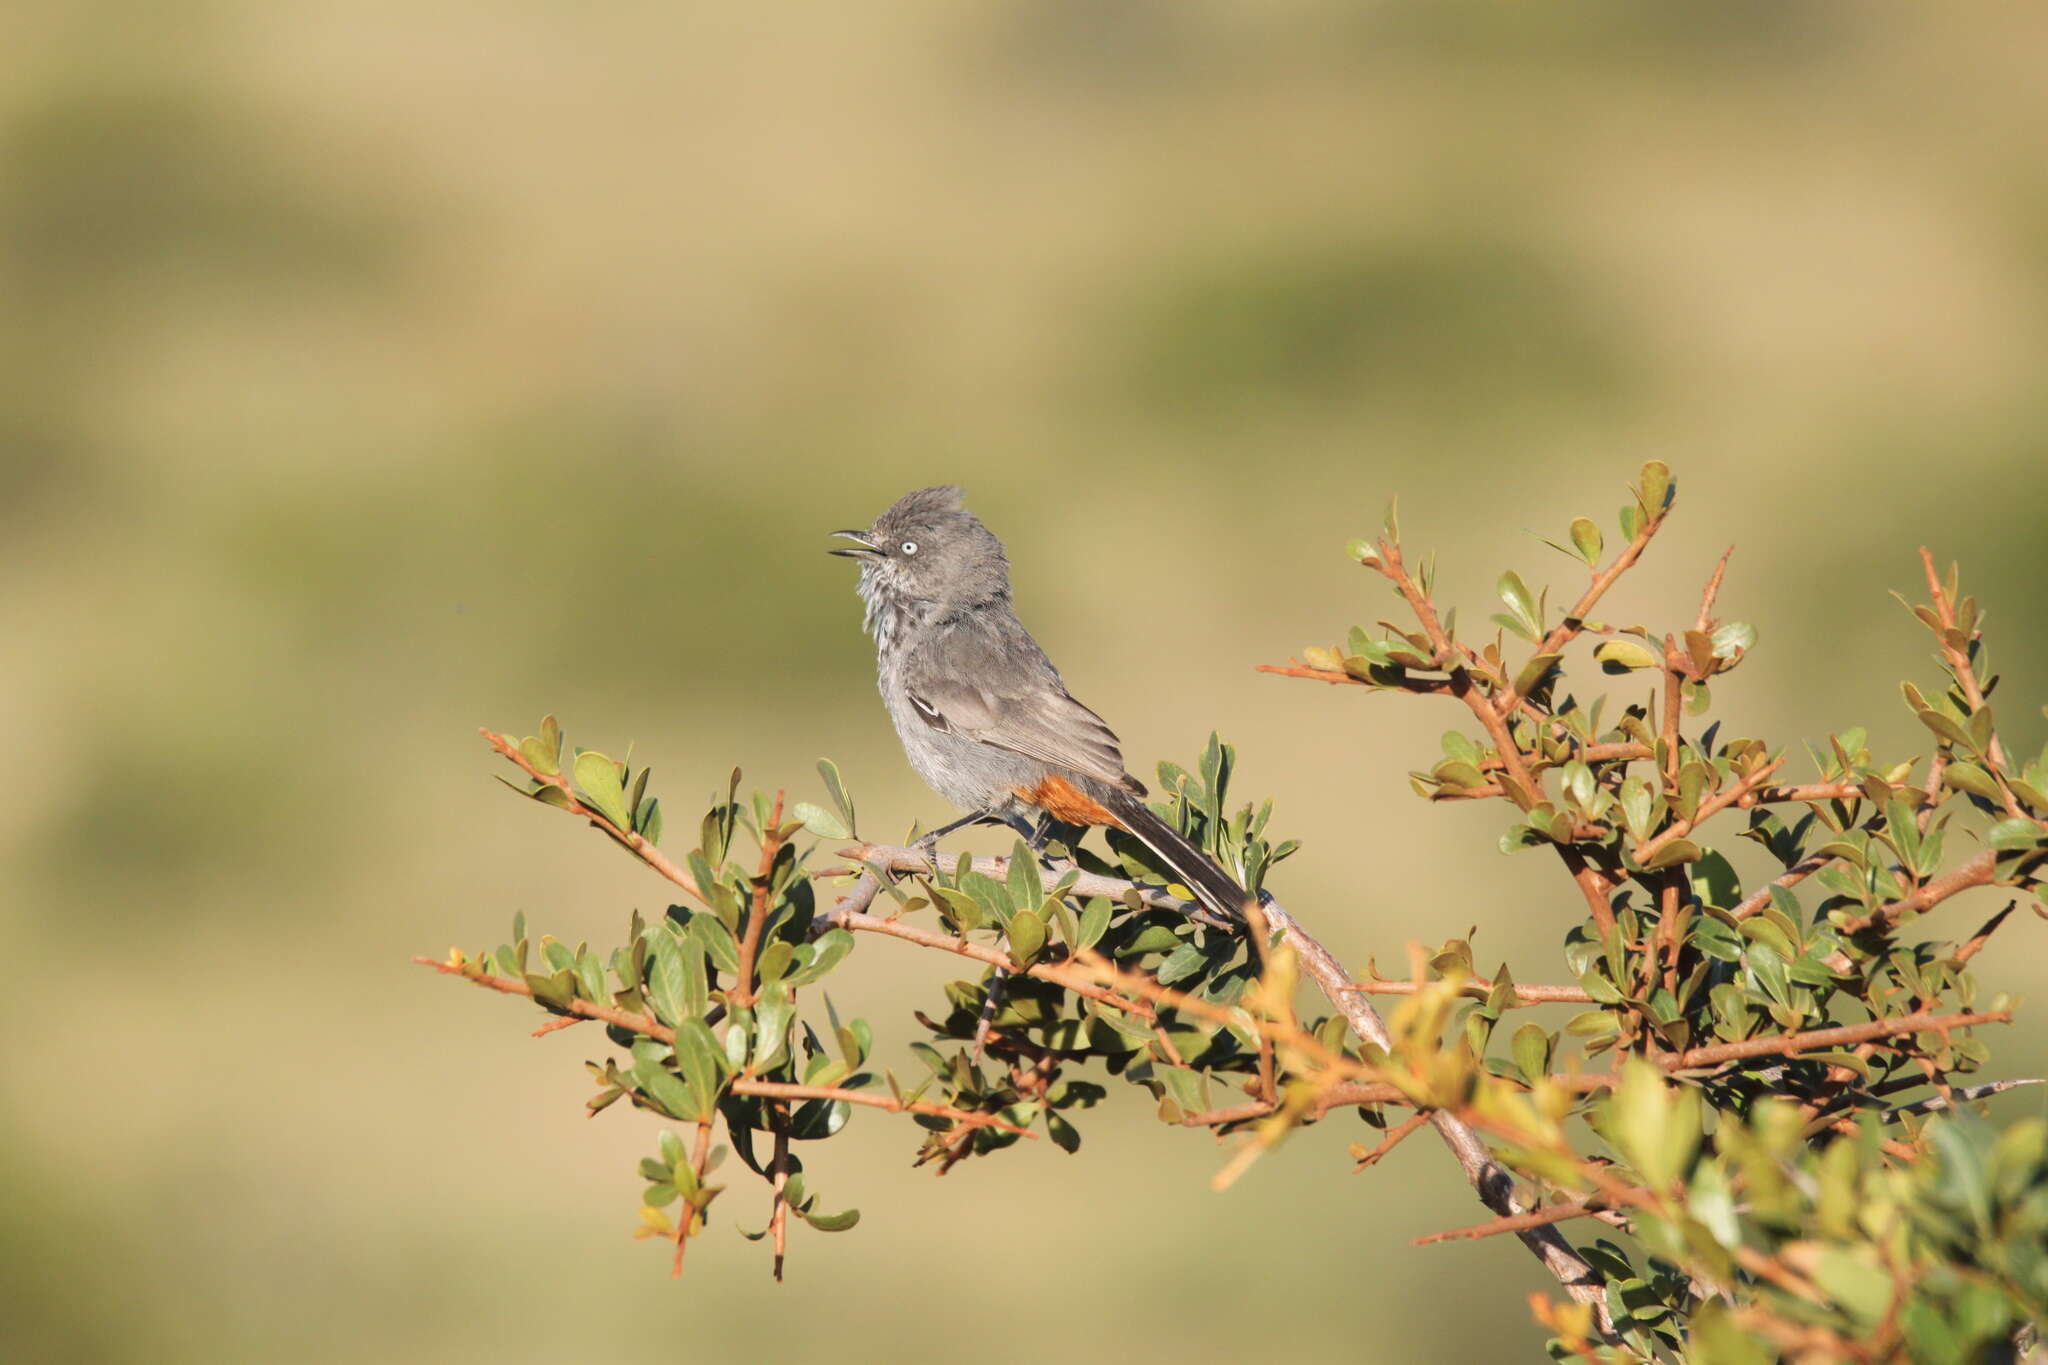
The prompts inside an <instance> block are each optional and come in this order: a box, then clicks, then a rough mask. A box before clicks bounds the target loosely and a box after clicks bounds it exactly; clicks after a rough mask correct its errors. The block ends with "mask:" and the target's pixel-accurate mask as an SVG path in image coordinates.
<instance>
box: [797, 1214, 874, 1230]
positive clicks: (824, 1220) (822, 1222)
mask: <svg viewBox="0 0 2048 1365" xmlns="http://www.w3.org/2000/svg"><path fill="white" fill-rule="evenodd" d="M797 1217H799V1218H801V1219H803V1220H804V1221H805V1222H806V1223H809V1224H810V1225H811V1226H812V1227H814V1228H816V1229H817V1230H818V1231H820V1232H844V1231H846V1230H847V1229H848V1228H850V1227H852V1226H853V1225H854V1224H856V1223H858V1222H859V1221H860V1210H859V1209H848V1210H846V1212H844V1213H808V1212H806V1211H804V1210H802V1209H798V1210H797Z"/></svg>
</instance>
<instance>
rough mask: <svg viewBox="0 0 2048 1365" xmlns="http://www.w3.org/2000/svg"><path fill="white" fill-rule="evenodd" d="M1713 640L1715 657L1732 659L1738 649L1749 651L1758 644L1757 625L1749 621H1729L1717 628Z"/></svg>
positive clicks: (1744, 651)
mask: <svg viewBox="0 0 2048 1365" xmlns="http://www.w3.org/2000/svg"><path fill="white" fill-rule="evenodd" d="M1713 641H1714V657H1715V658H1717V659H1732V658H1734V657H1735V655H1736V653H1737V652H1738V651H1740V652H1742V653H1747V652H1749V650H1751V649H1753V648H1754V647H1755V646H1756V627H1755V626H1753V625H1750V624H1749V623H1748V622H1747V621H1729V622H1727V623H1726V624H1725V625H1721V626H1718V627H1716V628H1715V630H1714V634H1713Z"/></svg>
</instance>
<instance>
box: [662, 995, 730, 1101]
mask: <svg viewBox="0 0 2048 1365" xmlns="http://www.w3.org/2000/svg"><path fill="white" fill-rule="evenodd" d="M675 1054H676V1061H677V1063H678V1064H680V1065H681V1067H682V1071H683V1079H684V1080H686V1081H687V1082H689V1086H690V1091H691V1093H692V1094H693V1095H694V1096H696V1098H697V1101H698V1104H699V1105H700V1106H701V1107H700V1109H699V1111H698V1112H697V1113H694V1114H681V1115H678V1116H677V1117H679V1118H693V1119H705V1118H709V1117H710V1116H711V1112H712V1110H713V1109H714V1108H716V1106H717V1104H718V1093H719V1090H720V1089H721V1088H722V1087H723V1086H724V1084H725V1076H726V1061H725V1049H724V1047H723V1045H721V1044H720V1043H719V1041H718V1039H717V1037H716V1036H715V1035H713V1034H712V1032H711V1026H710V1025H709V1024H707V1023H705V1022H704V1021H703V1020H702V1019H685V1020H683V1022H682V1023H680V1024H678V1025H676V1041H675Z"/></svg>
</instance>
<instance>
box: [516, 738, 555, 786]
mask: <svg viewBox="0 0 2048 1365" xmlns="http://www.w3.org/2000/svg"><path fill="white" fill-rule="evenodd" d="M519 752H520V753H522V754H524V755H525V756H526V761H527V762H528V763H531V764H532V765H533V766H534V770H535V771H536V772H543V773H546V774H547V775H548V776H549V777H554V776H557V775H558V774H559V773H560V772H561V771H562V765H561V764H560V763H558V762H556V761H555V755H554V751H553V750H552V749H550V748H549V747H548V744H547V741H546V740H544V739H542V738H541V737H540V736H538V735H528V736H527V737H526V738H525V739H522V740H520V741H519Z"/></svg>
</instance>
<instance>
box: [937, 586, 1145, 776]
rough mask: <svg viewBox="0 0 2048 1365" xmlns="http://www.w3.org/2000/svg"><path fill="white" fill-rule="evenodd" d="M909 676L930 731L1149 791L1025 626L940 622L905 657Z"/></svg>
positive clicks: (1106, 728) (1113, 738) (1109, 733)
mask: <svg viewBox="0 0 2048 1365" xmlns="http://www.w3.org/2000/svg"><path fill="white" fill-rule="evenodd" d="M904 681H905V683H907V684H908V686H909V691H910V703H911V705H912V706H913V707H914V708H915V709H916V711H917V714H918V716H919V718H920V719H922V720H923V721H924V722H925V724H927V725H930V726H931V727H932V728H933V729H936V730H945V731H948V732H950V733H953V734H957V735H963V736H965V737H967V738H968V739H972V740H976V741H979V742H980V743H983V744H988V745H993V746H994V747H996V748H999V749H1008V750H1010V751H1011V752H1013V753H1019V754H1023V755H1025V756H1026V757H1029V758H1035V759H1037V760H1039V761H1040V762H1041V763H1049V764H1052V765H1053V766H1055V767H1059V768H1065V769H1067V770H1068V771H1070V772H1077V773H1081V774H1083V775H1084V776H1087V777H1092V778H1094V779H1096V780H1097V781H1099V782H1106V783H1108V784H1109V785H1111V786H1113V787H1121V788H1123V789H1124V790H1126V791H1131V792H1134V793H1136V794H1139V795H1142V794H1143V793H1144V790H1145V789H1144V787H1143V786H1142V785H1140V784H1139V783H1138V781H1137V780H1136V779H1135V778H1133V777H1131V776H1130V774H1128V773H1126V772H1125V771H1124V757H1123V751H1122V750H1121V749H1120V748H1118V747H1117V739H1116V734H1115V732H1114V731H1112V730H1111V729H1110V728H1109V726H1108V725H1106V724H1104V723H1103V719H1102V717H1100V716H1098V715H1096V714H1095V713H1094V712H1093V711H1091V710H1089V709H1088V708H1087V707H1085V706H1083V705H1082V704H1081V703H1080V702H1078V701H1075V700H1074V698H1073V696H1072V695H1071V694H1070V693H1069V692H1068V691H1067V689H1066V686H1065V684H1063V683H1062V682H1061V681H1060V675H1059V673H1058V671H1057V670H1055V669H1054V668H1053V666H1052V664H1051V663H1050V662H1049V661H1048V660H1047V659H1046V657H1045V654H1044V652H1043V651H1042V650H1040V649H1039V647H1038V644H1037V642H1036V641H1034V640H1032V639H1031V637H1030V636H1029V635H1028V634H1025V633H1024V631H1023V629H1022V627H1016V628H1015V629H1014V630H1013V631H1011V632H1008V633H998V632H994V631H990V630H988V629H986V628H982V627H978V626H976V625H972V624H967V623H964V622H963V623H959V624H956V625H954V626H952V627H949V628H941V629H940V630H939V631H937V632H935V633H934V635H933V638H932V640H931V641H930V642H929V643H928V644H926V645H925V646H924V647H923V648H921V649H919V650H917V651H916V652H915V653H914V654H913V655H912V656H911V658H910V659H909V660H908V661H907V666H906V668H905V670H904Z"/></svg>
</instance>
